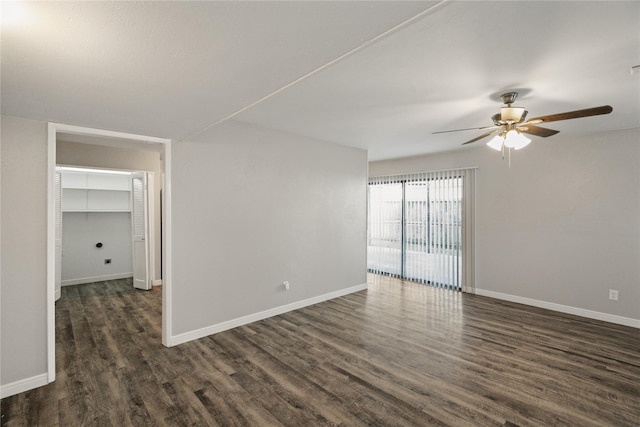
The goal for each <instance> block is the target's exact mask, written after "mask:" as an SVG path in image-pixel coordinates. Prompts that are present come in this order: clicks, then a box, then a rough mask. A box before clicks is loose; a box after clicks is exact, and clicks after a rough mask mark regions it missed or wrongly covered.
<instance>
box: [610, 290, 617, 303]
mask: <svg viewBox="0 0 640 427" xmlns="http://www.w3.org/2000/svg"><path fill="white" fill-rule="evenodd" d="M609 299H610V300H613V301H618V291H616V290H615V289H609Z"/></svg>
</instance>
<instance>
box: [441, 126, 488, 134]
mask: <svg viewBox="0 0 640 427" xmlns="http://www.w3.org/2000/svg"><path fill="white" fill-rule="evenodd" d="M496 127H497V126H483V127H481V128H464V129H453V130H441V131H438V132H433V133H432V135H435V134H437V133H448V132H460V131H461V130H484V129H491V128H496Z"/></svg>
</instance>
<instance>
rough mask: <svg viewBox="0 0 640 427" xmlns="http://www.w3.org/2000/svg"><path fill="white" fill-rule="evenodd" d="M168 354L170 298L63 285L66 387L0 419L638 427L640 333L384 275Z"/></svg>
mask: <svg viewBox="0 0 640 427" xmlns="http://www.w3.org/2000/svg"><path fill="white" fill-rule="evenodd" d="M370 279H371V280H370V288H369V290H368V291H362V292H358V293H355V294H352V295H349V296H346V297H342V298H337V299H334V300H332V301H328V302H325V303H322V304H317V305H314V306H311V307H307V308H304V309H301V310H297V311H294V312H291V313H287V314H285V315H281V316H277V317H273V318H270V319H266V320H263V321H260V322H256V323H252V324H250V325H247V326H244V327H239V328H236V329H233V330H230V331H227V332H222V333H219V334H216V335H213V336H210V337H207V338H203V339H200V340H197V341H193V342H189V343H186V344H183V345H180V346H177V347H173V348H164V347H162V345H161V344H160V339H161V338H160V336H161V335H160V319H161V315H160V308H161V291H160V289H159V288H154V289H153V290H152V291H149V292H145V291H136V290H134V289H133V288H132V286H131V283H130V282H127V281H125V280H121V281H112V282H103V283H96V284H89V285H78V286H72V287H65V288H63V297H62V299H61V300H60V301H58V303H57V306H56V358H57V359H56V361H57V380H56V381H55V382H54V383H52V384H49V385H48V386H45V387H41V388H39V389H36V390H32V391H30V392H26V393H22V394H19V395H16V396H12V397H9V398H6V399H4V400H2V416H3V424H4V425H6V426H18V425H28V426H34V425H47V426H48V425H61V426H76V425H105V426H106V425H115V426H120V425H136V426H137V425H177V426H184V425H224V426H226V425H229V426H271V425H287V426H312V425H349V426H358V425H378V426H403V425H406V426H417V425H452V426H464V425H469V426H484V425H495V426H500V425H507V426H513V425H518V426H529V425H539V426H551V425H553V426H555V425H571V426H637V425H639V424H640V340H639V338H640V333H639V331H638V330H637V329H634V328H629V327H623V326H617V325H613V324H609V323H604V322H599V321H593V320H587V319H583V318H579V317H574V316H569V315H563V314H559V313H555V312H550V311H545V310H541V309H536V308H531V307H527V306H523V305H518V304H512V303H508V302H502V301H498V300H492V299H489V298H485V297H480V296H474V295H466V294H460V293H457V292H451V291H446V290H439V289H434V288H430V287H425V286H422V285H417V284H413V283H406V282H400V281H398V280H395V279H389V278H385V277H380V276H371V277H370Z"/></svg>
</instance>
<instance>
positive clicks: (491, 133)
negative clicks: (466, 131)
mask: <svg viewBox="0 0 640 427" xmlns="http://www.w3.org/2000/svg"><path fill="white" fill-rule="evenodd" d="M500 129H502V128H498V129H496V130H492V131H490V132H487V133H483V134H482V135H480V136H478V137H476V138H473V139H472V140H470V141H467V142H465V143H463V144H462V145H467V144H471V143H472V142H476V141H479V140H481V139H482V138H486V137H488V136H491V135H493V134H494V133H498V132H500Z"/></svg>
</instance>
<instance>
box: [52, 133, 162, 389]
mask: <svg viewBox="0 0 640 427" xmlns="http://www.w3.org/2000/svg"><path fill="white" fill-rule="evenodd" d="M58 132H63V133H69V134H76V135H85V136H97V137H103V138H112V139H119V140H129V141H132V142H131V144H132V145H133V144H134V142H142V143H147V144H159V145H160V147H161V148H162V151H161V154H162V160H163V161H162V165H161V166H162V167H161V171H162V173H163V179H162V183H163V185H162V189H163V191H162V193H163V195H162V231H161V233H162V241H163V245H162V285H163V286H162V344H163V345H165V346H167V347H170V346H171V337H172V333H171V312H172V304H171V286H172V280H171V265H172V263H171V139H166V138H157V137H152V136H145V135H138V134H131V133H124V132H115V131H109V130H104V129H95V128H88V127H82V126H74V125H67V124H62V123H53V122H49V123H48V128H47V149H48V151H47V380H48V382H53V381H54V380H55V377H56V360H55V357H56V351H55V344H56V342H55V339H56V338H55V274H56V270H55V264H56V250H55V231H56V230H55V219H56V209H55V173H56V146H57V134H58Z"/></svg>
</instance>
